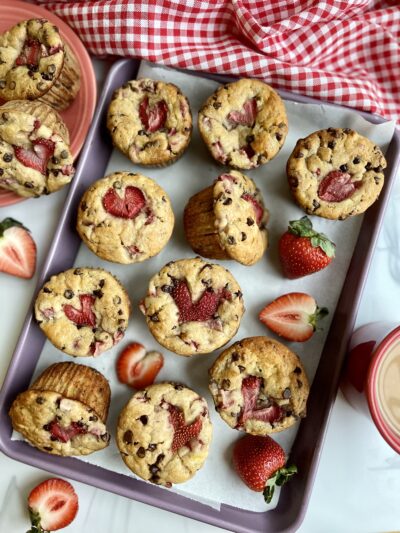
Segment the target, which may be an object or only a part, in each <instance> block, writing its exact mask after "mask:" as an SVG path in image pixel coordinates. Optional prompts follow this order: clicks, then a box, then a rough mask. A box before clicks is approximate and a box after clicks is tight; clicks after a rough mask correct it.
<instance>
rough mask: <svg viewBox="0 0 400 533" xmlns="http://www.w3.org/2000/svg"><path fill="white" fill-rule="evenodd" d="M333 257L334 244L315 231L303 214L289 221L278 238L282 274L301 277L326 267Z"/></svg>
mask: <svg viewBox="0 0 400 533" xmlns="http://www.w3.org/2000/svg"><path fill="white" fill-rule="evenodd" d="M334 257H335V245H334V244H333V242H331V241H330V240H329V239H328V237H327V236H326V235H324V234H323V233H318V232H316V231H315V230H314V229H313V227H312V223H311V220H310V219H309V218H308V217H306V216H304V217H303V218H301V219H300V220H292V221H291V222H289V227H288V230H287V231H286V232H285V233H284V234H283V235H282V237H281V238H280V240H279V258H280V261H281V265H282V270H283V273H284V275H285V276H286V277H287V278H289V279H295V278H301V277H302V276H308V275H309V274H313V273H314V272H318V271H319V270H322V269H323V268H325V267H327V266H328V265H329V263H330V262H331V261H332V259H333V258H334Z"/></svg>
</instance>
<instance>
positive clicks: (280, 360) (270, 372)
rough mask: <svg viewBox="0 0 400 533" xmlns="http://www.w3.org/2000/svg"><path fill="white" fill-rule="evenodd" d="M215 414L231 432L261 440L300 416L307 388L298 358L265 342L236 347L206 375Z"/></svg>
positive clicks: (248, 341)
mask: <svg viewBox="0 0 400 533" xmlns="http://www.w3.org/2000/svg"><path fill="white" fill-rule="evenodd" d="M209 375H210V384H209V388H210V391H211V394H212V396H213V399H214V402H215V406H216V409H217V411H218V413H219V414H220V415H221V417H222V419H223V420H224V421H225V422H226V423H227V424H228V425H229V426H230V427H232V428H234V429H239V430H243V431H245V432H246V433H251V434H252V435H266V434H268V433H275V432H278V431H282V430H284V429H287V428H288V427H290V426H292V425H293V424H294V423H295V422H296V421H297V420H298V419H299V418H301V417H304V416H305V415H306V402H307V398H308V393H309V383H308V379H307V376H306V373H305V370H304V367H303V365H302V363H301V361H300V359H299V357H298V356H297V355H296V354H295V353H294V352H292V351H291V350H289V349H288V348H287V347H286V346H284V345H283V344H281V343H280V342H278V341H275V340H273V339H269V338H268V337H249V338H247V339H243V340H241V341H239V342H236V343H235V344H233V345H232V346H230V347H229V348H227V349H226V350H224V351H223V352H222V353H221V354H220V356H219V357H218V358H217V359H216V361H215V362H214V364H213V366H212V367H211V368H210V370H209Z"/></svg>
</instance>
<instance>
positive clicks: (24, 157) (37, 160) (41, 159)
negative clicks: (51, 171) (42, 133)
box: [14, 139, 55, 175]
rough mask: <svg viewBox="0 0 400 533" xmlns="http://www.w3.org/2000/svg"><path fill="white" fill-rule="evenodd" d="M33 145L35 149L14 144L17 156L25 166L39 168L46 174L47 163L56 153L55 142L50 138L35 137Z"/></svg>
mask: <svg viewBox="0 0 400 533" xmlns="http://www.w3.org/2000/svg"><path fill="white" fill-rule="evenodd" d="M32 145H33V150H30V149H29V148H24V147H23V146H14V153H15V157H16V158H17V159H18V161H19V162H20V163H22V164H23V165H24V166H26V167H29V168H33V169H34V170H38V171H39V172H40V173H41V174H43V175H45V174H46V171H47V163H48V162H49V159H50V157H52V155H53V154H54V148H55V143H54V142H53V141H52V140H50V139H35V140H34V141H32Z"/></svg>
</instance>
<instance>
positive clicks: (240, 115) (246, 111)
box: [226, 98, 257, 126]
mask: <svg viewBox="0 0 400 533" xmlns="http://www.w3.org/2000/svg"><path fill="white" fill-rule="evenodd" d="M256 116H257V100H256V98H249V99H248V100H246V102H245V103H244V105H243V108H242V110H241V111H231V112H230V113H229V114H228V116H227V117H226V118H227V120H228V121H229V122H230V123H231V124H233V125H234V126H237V125H241V126H251V125H252V124H253V123H254V120H255V118H256Z"/></svg>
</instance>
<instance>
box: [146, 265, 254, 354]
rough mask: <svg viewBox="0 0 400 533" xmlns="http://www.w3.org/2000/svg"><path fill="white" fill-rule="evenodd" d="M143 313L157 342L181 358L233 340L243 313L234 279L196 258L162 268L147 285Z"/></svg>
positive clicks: (240, 297)
mask: <svg viewBox="0 0 400 533" xmlns="http://www.w3.org/2000/svg"><path fill="white" fill-rule="evenodd" d="M141 309H142V311H143V313H144V315H145V316H146V321H147V325H148V327H149V329H150V332H151V333H152V334H153V336H154V337H155V338H156V340H157V341H158V342H159V343H160V344H161V345H162V346H164V347H165V348H167V349H168V350H171V351H172V352H175V353H177V354H179V355H194V354H205V353H210V352H212V351H213V350H216V349H217V348H220V347H221V346H223V345H224V344H225V343H226V342H228V341H229V340H230V339H231V338H232V337H233V336H234V335H235V334H236V332H237V330H238V328H239V325H240V320H241V318H242V315H243V313H244V305H243V295H242V292H241V290H240V287H239V285H238V283H237V281H236V280H235V278H234V277H233V276H232V274H231V273H230V272H229V271H228V270H227V269H225V268H223V267H221V266H220V265H216V264H211V263H206V262H205V261H203V260H202V259H200V258H199V257H196V258H195V259H181V260H179V261H171V262H170V263H168V264H167V265H165V267H164V268H162V269H161V270H160V272H159V273H158V274H156V275H155V276H153V278H152V279H151V280H150V283H149V288H148V293H147V296H146V297H145V298H144V300H143V302H142V304H141Z"/></svg>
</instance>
